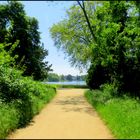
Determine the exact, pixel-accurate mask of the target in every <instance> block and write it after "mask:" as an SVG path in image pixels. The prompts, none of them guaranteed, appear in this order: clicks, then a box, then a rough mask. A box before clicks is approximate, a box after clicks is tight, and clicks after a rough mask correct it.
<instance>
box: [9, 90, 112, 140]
mask: <svg viewBox="0 0 140 140" xmlns="http://www.w3.org/2000/svg"><path fill="white" fill-rule="evenodd" d="M8 138H10V139H39V138H41V139H51V138H52V139H98V138H99V139H102V138H104V139H110V138H111V139H112V138H113V136H112V135H111V133H110V131H109V130H108V129H107V127H106V126H105V124H104V123H103V121H102V120H101V119H100V118H99V116H98V114H97V113H96V112H95V110H93V108H92V107H91V105H90V104H88V103H87V101H86V99H85V98H84V90H83V89H63V90H62V89H61V90H58V93H57V95H56V97H55V98H54V99H53V100H52V102H51V103H50V104H48V105H47V106H46V107H45V108H44V109H43V110H42V111H41V112H40V114H39V115H37V116H35V118H34V119H33V121H32V123H31V124H30V125H28V126H27V127H26V128H22V129H18V130H17V131H16V132H15V133H13V134H11V135H10V136H9V137H8Z"/></svg>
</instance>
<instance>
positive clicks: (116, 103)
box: [85, 90, 140, 139]
mask: <svg viewBox="0 0 140 140" xmlns="http://www.w3.org/2000/svg"><path fill="white" fill-rule="evenodd" d="M85 97H86V99H87V100H88V102H89V103H90V104H91V105H92V106H93V107H94V108H95V109H96V110H97V112H98V113H99V115H100V116H101V118H102V119H103V120H104V121H105V123H106V124H107V126H108V127H109V128H110V130H111V131H112V133H113V134H114V136H115V137H116V138H119V139H136V138H137V139H140V102H139V99H134V98H130V97H127V96H124V97H122V98H114V97H111V95H110V94H109V93H107V92H103V91H100V90H93V91H90V90H88V91H86V92H85Z"/></svg>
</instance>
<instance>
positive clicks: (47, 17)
mask: <svg viewBox="0 0 140 140" xmlns="http://www.w3.org/2000/svg"><path fill="white" fill-rule="evenodd" d="M22 3H23V4H24V8H25V11H26V14H27V15H28V16H30V17H35V18H36V19H37V20H38V21H39V31H40V32H41V42H42V43H44V47H45V49H47V50H48V52H49V55H48V56H47V57H46V61H49V64H52V69H53V72H54V73H57V74H59V75H61V74H64V75H67V74H71V75H83V74H86V70H83V73H80V71H79V69H78V68H77V69H76V68H75V67H72V66H71V65H70V62H69V60H68V58H66V55H65V54H64V52H63V51H62V50H58V49H57V48H56V47H55V46H54V42H53V40H52V38H51V36H50V33H49V29H50V27H52V25H53V24H54V23H58V22H59V21H61V20H63V19H64V18H65V16H66V9H68V8H69V7H70V6H71V5H72V4H73V1H67V2H66V1H58V2H46V1H22Z"/></svg>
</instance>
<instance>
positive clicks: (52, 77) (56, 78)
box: [47, 73, 60, 82]
mask: <svg viewBox="0 0 140 140" xmlns="http://www.w3.org/2000/svg"><path fill="white" fill-rule="evenodd" d="M47 80H48V81H49V82H58V81H60V77H59V76H58V75H57V74H55V73H49V74H48V78H47Z"/></svg>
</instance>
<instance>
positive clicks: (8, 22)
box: [0, 1, 51, 80]
mask: <svg viewBox="0 0 140 140" xmlns="http://www.w3.org/2000/svg"><path fill="white" fill-rule="evenodd" d="M0 13H1V16H0V21H1V25H0V32H2V34H1V35H0V42H1V43H3V42H6V43H12V44H14V43H15V42H16V41H17V40H19V44H18V46H17V47H16V48H15V50H14V51H13V53H12V54H11V55H12V56H14V55H18V58H17V59H16V64H17V65H19V64H20V66H21V67H23V66H24V67H25V71H24V75H32V76H33V77H34V79H35V80H39V79H40V80H41V79H44V78H45V77H47V73H48V71H50V70H51V69H50V67H51V65H48V62H44V61H43V60H44V58H45V57H46V56H47V55H48V51H47V50H45V49H44V46H43V45H41V42H40V32H39V31H38V29H39V27H38V21H37V20H36V19H35V18H30V17H28V16H27V15H26V13H25V11H24V6H23V5H22V4H21V3H20V2H16V1H9V2H8V4H6V5H0ZM10 48H11V44H10V45H9V46H7V48H6V50H9V49H10Z"/></svg>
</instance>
